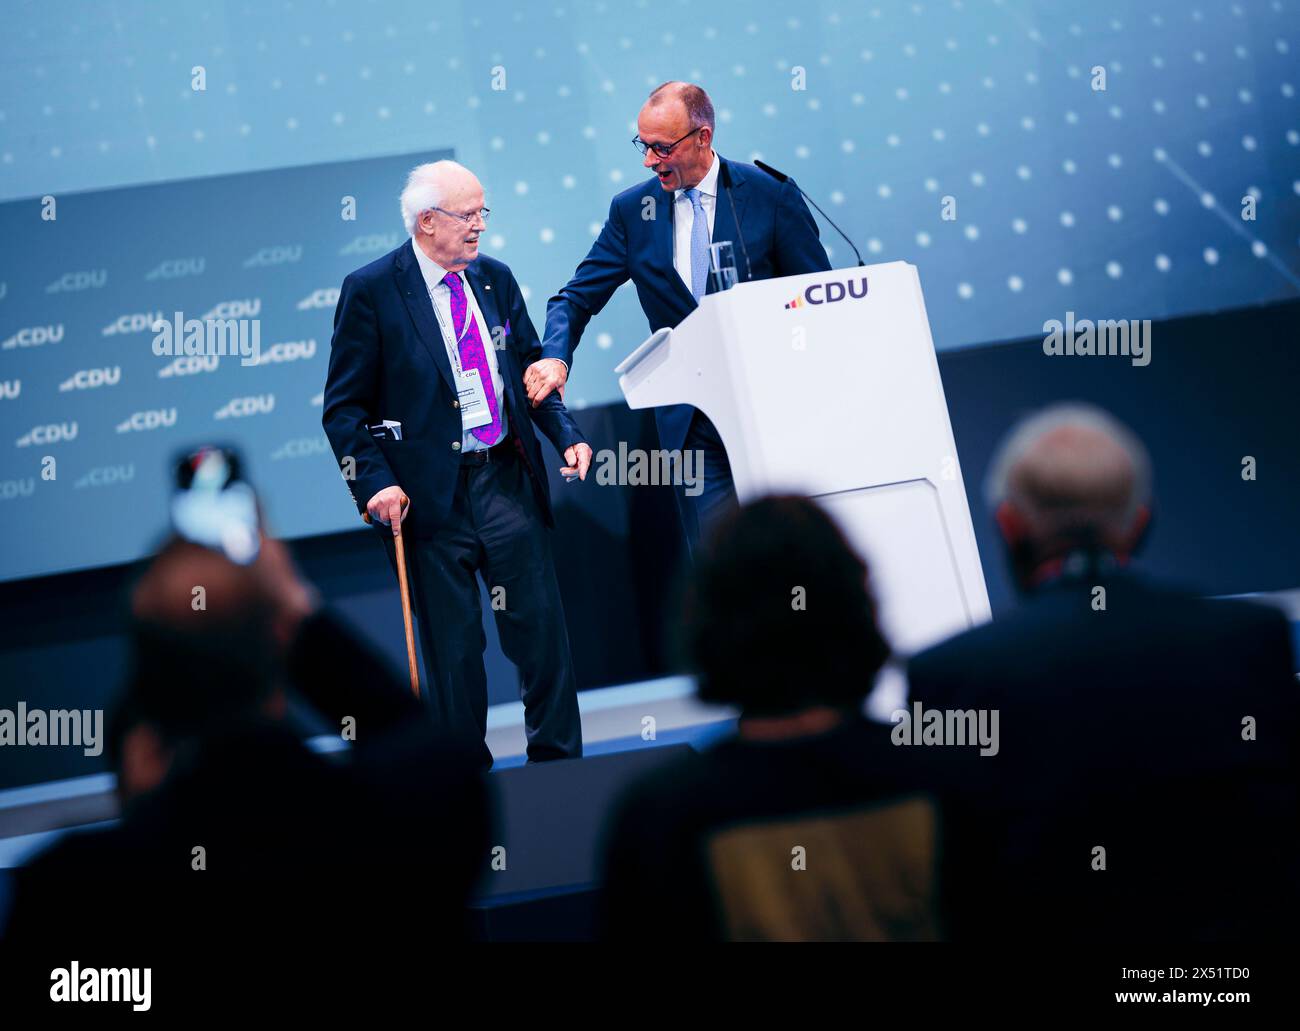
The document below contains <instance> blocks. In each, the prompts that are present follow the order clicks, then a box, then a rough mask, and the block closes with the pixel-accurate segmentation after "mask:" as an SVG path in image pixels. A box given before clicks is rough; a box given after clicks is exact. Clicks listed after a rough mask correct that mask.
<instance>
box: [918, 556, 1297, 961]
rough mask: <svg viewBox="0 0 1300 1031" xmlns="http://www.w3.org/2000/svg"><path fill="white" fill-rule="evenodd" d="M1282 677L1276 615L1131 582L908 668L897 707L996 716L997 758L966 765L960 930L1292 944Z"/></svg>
mask: <svg viewBox="0 0 1300 1031" xmlns="http://www.w3.org/2000/svg"><path fill="white" fill-rule="evenodd" d="M1094 583H1097V584H1099V585H1100V586H1103V587H1105V588H1106V608H1105V610H1104V611H1094V610H1093V608H1092V604H1091V603H1092V597H1093V596H1092V589H1093V586H1094ZM1293 670H1294V665H1293V659H1292V651H1291V642H1290V635H1289V628H1288V626H1287V622H1286V619H1285V617H1284V616H1283V615H1282V613H1280V612H1278V611H1276V610H1274V609H1272V608H1268V607H1264V606H1260V605H1254V604H1248V603H1245V602H1235V601H1208V600H1204V599H1201V598H1198V597H1195V596H1193V595H1191V594H1186V593H1182V592H1180V591H1177V590H1172V589H1168V588H1164V587H1159V586H1156V585H1153V584H1150V583H1147V582H1144V581H1143V580H1141V579H1139V578H1137V577H1134V576H1131V575H1120V576H1113V577H1109V578H1106V579H1102V580H1099V581H1093V580H1090V581H1088V582H1083V581H1080V580H1075V581H1064V582H1060V583H1057V584H1055V585H1053V586H1050V587H1047V588H1045V589H1043V590H1041V591H1039V592H1037V593H1036V594H1034V595H1033V596H1032V597H1030V598H1029V599H1028V600H1027V601H1026V602H1025V603H1024V604H1023V605H1022V606H1021V607H1020V608H1018V609H1017V610H1015V611H1014V612H1012V613H1010V614H1009V615H1007V616H1004V617H1001V618H999V619H998V620H997V621H995V622H993V623H990V624H986V625H984V626H981V627H977V628H975V629H973V630H970V631H968V632H966V633H963V634H960V635H958V636H957V637H955V638H953V639H951V640H949V641H946V642H944V643H943V644H940V645H938V646H937V647H935V648H932V649H930V650H929V651H926V652H924V653H922V654H920V655H918V656H916V657H915V658H914V659H913V660H912V661H911V664H910V668H909V682H910V689H911V699H912V700H914V701H920V702H921V703H922V704H923V705H924V706H925V707H926V708H927V709H931V708H934V709H969V708H977V709H980V708H990V709H997V710H998V711H999V713H1000V716H999V724H1000V726H999V735H1000V751H999V754H998V755H997V756H995V757H989V758H984V759H981V760H980V761H979V762H978V763H976V764H975V765H976V767H977V771H978V773H979V774H981V776H979V777H972V779H971V780H970V782H969V784H968V788H969V798H968V802H969V806H970V808H969V810H968V814H969V816H970V817H971V819H970V821H969V823H968V825H967V826H966V828H965V831H966V834H965V837H964V841H963V842H958V841H957V840H954V839H950V844H951V845H952V846H953V847H954V848H956V847H958V845H959V844H964V845H965V846H967V847H966V849H965V850H964V851H965V853H966V855H965V861H958V859H957V857H956V856H950V858H951V859H952V860H953V864H952V865H953V868H954V869H955V870H957V871H958V873H960V874H964V876H965V878H966V883H965V884H964V885H960V886H953V887H952V895H953V897H954V905H955V906H956V908H957V911H958V913H959V915H961V916H962V917H964V918H963V919H959V920H958V922H957V923H956V924H954V934H955V936H957V937H963V936H964V937H967V938H971V937H975V938H988V937H1005V938H1008V939H1011V940H1019V941H1033V940H1040V939H1042V938H1043V937H1044V936H1046V937H1047V938H1048V939H1050V940H1060V939H1071V940H1076V939H1091V940H1097V939H1102V940H1111V941H1114V940H1120V939H1122V938H1146V939H1153V938H1159V939H1166V940H1181V939H1189V940H1190V939H1209V940H1214V939H1243V938H1256V937H1264V938H1272V937H1276V936H1278V935H1280V934H1290V933H1291V931H1290V929H1289V927H1288V924H1287V921H1288V920H1289V919H1291V916H1290V914H1293V913H1294V902H1295V892H1294V881H1295V878H1296V875H1297V867H1296V850H1295V820H1296V816H1297V812H1296V806H1297V790H1296V773H1297V771H1296V756H1297V751H1296V748H1297V744H1298V743H1300V733H1298V728H1300V721H1298V718H1297V712H1298V706H1297V685H1296V682H1295V679H1294V677H1293ZM1246 717H1251V718H1253V719H1254V720H1255V723H1256V739H1255V740H1243V737H1242V730H1243V726H1242V721H1243V719H1245V718H1246ZM1096 846H1101V847H1103V848H1105V849H1106V870H1105V871H1097V870H1094V869H1093V868H1092V863H1093V856H1092V849H1093V848H1094V847H1096Z"/></svg>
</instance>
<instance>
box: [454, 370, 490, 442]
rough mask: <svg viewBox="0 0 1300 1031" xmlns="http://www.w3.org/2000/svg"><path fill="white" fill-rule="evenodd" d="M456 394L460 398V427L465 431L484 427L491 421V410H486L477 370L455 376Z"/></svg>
mask: <svg viewBox="0 0 1300 1031" xmlns="http://www.w3.org/2000/svg"><path fill="white" fill-rule="evenodd" d="M456 393H457V394H458V395H459V397H460V417H461V425H462V426H463V427H464V428H465V429H467V430H472V429H474V428H475V427H478V426H486V425H487V424H488V423H490V422H491V421H492V410H491V409H490V408H488V403H487V393H486V391H484V389H483V380H482V379H481V378H480V377H479V371H478V369H461V370H460V372H459V374H458V375H457V376H456Z"/></svg>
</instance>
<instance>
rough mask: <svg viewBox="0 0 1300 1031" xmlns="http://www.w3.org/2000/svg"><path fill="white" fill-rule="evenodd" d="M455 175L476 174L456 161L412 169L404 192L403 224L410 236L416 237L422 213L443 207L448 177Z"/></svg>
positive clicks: (417, 166) (437, 162)
mask: <svg viewBox="0 0 1300 1031" xmlns="http://www.w3.org/2000/svg"><path fill="white" fill-rule="evenodd" d="M454 173H463V174H465V175H468V176H472V175H473V174H474V173H473V172H471V171H470V170H469V169H468V168H466V167H465V166H464V165H462V164H460V163H458V162H456V161H430V162H428V163H426V164H423V165H416V166H415V167H414V168H412V169H411V174H410V175H408V176H407V177H406V188H405V189H404V190H402V222H403V224H404V225H405V226H406V232H407V233H408V234H409V235H410V236H414V235H415V227H416V224H417V223H418V222H419V221H420V213H421V212H424V211H428V210H429V209H430V208H436V207H439V206H441V204H442V198H443V194H445V193H446V181H447V177H448V176H449V175H451V174H454Z"/></svg>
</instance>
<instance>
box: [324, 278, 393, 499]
mask: <svg viewBox="0 0 1300 1031" xmlns="http://www.w3.org/2000/svg"><path fill="white" fill-rule="evenodd" d="M381 361H382V355H381V353H380V344H379V322H378V319H377V317H376V314H375V306H374V302H373V301H372V300H371V298H370V295H369V293H368V292H367V289H366V285H365V283H364V281H362V280H359V279H358V278H357V277H356V276H348V278H347V279H345V280H343V288H342V290H341V291H340V293H339V303H338V307H337V308H335V310H334V337H333V339H332V340H331V342H330V361H329V371H328V373H327V374H326V377H325V404H324V409H323V411H322V413H321V424H322V425H323V426H324V427H325V435H326V436H327V437H329V441H330V446H331V447H332V448H333V449H334V457H335V458H336V459H338V462H339V469H340V472H342V474H343V476H344V479H345V480H348V479H350V482H349V483H348V490H349V491H351V493H352V500H353V501H354V502H355V503H356V506H357V511H358V512H364V511H365V510H366V503H367V502H368V501H369V500H370V499H371V498H372V497H374V496H375V495H376V494H377V493H379V491H381V490H383V489H384V488H385V487H391V486H393V485H395V484H396V483H397V477H395V476H394V475H393V471H392V469H391V468H389V465H388V462H387V460H386V459H385V458H384V453H383V452H382V451H381V450H380V449H379V445H378V444H376V443H375V440H374V437H372V436H371V435H370V431H369V430H368V429H366V426H367V424H368V423H373V422H378V421H379V420H380V419H382V418H384V416H383V415H382V414H381V413H379V412H378V411H377V408H378V405H379V393H380V376H381V369H382V366H381V364H380V363H381ZM350 472H351V473H352V475H351V477H349V473H350Z"/></svg>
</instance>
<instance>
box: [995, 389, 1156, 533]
mask: <svg viewBox="0 0 1300 1031" xmlns="http://www.w3.org/2000/svg"><path fill="white" fill-rule="evenodd" d="M984 494H985V499H986V501H987V502H988V505H989V508H990V509H992V510H997V508H998V507H999V506H1001V505H1002V504H1003V502H1009V503H1010V504H1011V505H1012V507H1014V508H1015V509H1016V510H1017V511H1019V512H1020V513H1021V514H1022V515H1024V516H1025V518H1026V519H1027V520H1028V521H1029V524H1030V528H1031V532H1032V533H1033V535H1034V536H1035V537H1038V538H1048V537H1052V536H1058V535H1065V536H1073V535H1079V534H1092V535H1095V536H1097V537H1100V538H1105V537H1108V536H1111V535H1114V534H1123V533H1125V532H1126V531H1127V530H1129V529H1130V528H1131V527H1132V525H1133V520H1134V518H1135V517H1136V516H1137V513H1138V510H1139V509H1140V508H1141V507H1143V506H1145V505H1147V504H1149V502H1150V500H1151V460H1150V457H1149V455H1148V454H1147V449H1146V448H1145V447H1144V446H1143V444H1142V442H1141V441H1140V440H1139V439H1138V438H1137V436H1136V435H1135V434H1134V433H1133V432H1132V431H1131V430H1130V429H1129V428H1128V427H1127V426H1125V425H1124V424H1123V423H1121V422H1120V421H1119V420H1118V419H1116V418H1115V417H1114V416H1113V415H1111V414H1110V413H1109V412H1107V411H1104V410H1103V409H1101V408H1098V407H1096V406H1095V405H1090V404H1084V403H1081V402H1071V403H1063V404H1055V405H1051V406H1049V407H1047V408H1045V409H1043V410H1042V411H1040V412H1037V413H1035V414H1033V415H1031V416H1029V417H1027V418H1025V419H1023V420H1021V421H1020V422H1019V423H1017V424H1016V425H1015V426H1014V427H1013V428H1012V430H1011V432H1010V433H1008V434H1007V436H1006V437H1005V438H1004V440H1003V442H1002V444H1001V445H1000V446H999V448H998V450H997V452H996V454H995V455H994V458H993V461H992V462H991V463H990V465H989V474H988V479H987V480H986V481H985V490H984Z"/></svg>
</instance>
